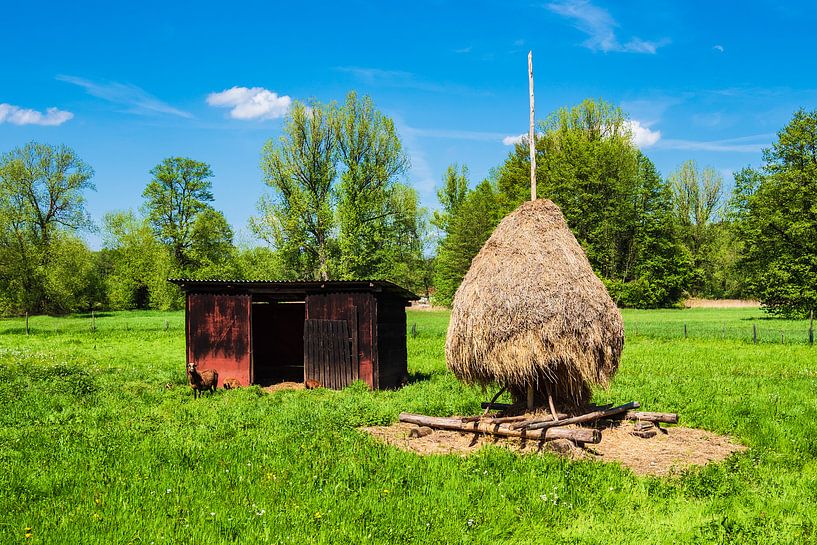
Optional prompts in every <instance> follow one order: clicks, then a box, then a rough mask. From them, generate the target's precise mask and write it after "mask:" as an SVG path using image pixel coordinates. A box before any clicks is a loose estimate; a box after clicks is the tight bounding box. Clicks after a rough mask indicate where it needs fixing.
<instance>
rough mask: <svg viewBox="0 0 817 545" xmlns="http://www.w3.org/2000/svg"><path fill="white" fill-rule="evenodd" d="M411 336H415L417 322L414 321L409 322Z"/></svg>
mask: <svg viewBox="0 0 817 545" xmlns="http://www.w3.org/2000/svg"><path fill="white" fill-rule="evenodd" d="M411 338H412V339H416V338H417V322H414V323H413V324H411Z"/></svg>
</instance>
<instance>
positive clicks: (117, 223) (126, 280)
mask: <svg viewBox="0 0 817 545" xmlns="http://www.w3.org/2000/svg"><path fill="white" fill-rule="evenodd" d="M103 237H104V245H105V249H104V250H103V252H104V258H105V262H106V269H107V271H106V272H107V274H106V277H105V284H106V291H107V294H108V300H109V303H110V306H111V308H115V309H133V308H138V309H147V308H153V309H169V308H179V307H180V306H181V304H182V302H183V296H182V294H181V292H180V291H179V290H178V288H177V287H176V286H174V285H172V284H169V283H168V282H167V279H168V278H172V277H176V276H179V274H180V271H179V269H178V267H177V265H176V264H175V262H174V257H173V255H172V253H171V249H170V248H168V247H167V246H165V245H163V244H162V243H161V242H159V241H158V240H156V238H155V236H154V234H153V231H152V229H151V227H150V225H148V222H147V220H144V219H140V218H137V217H136V216H135V215H134V214H133V212H130V211H129V212H109V213H108V214H105V218H104V220H103Z"/></svg>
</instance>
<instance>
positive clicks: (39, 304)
mask: <svg viewBox="0 0 817 545" xmlns="http://www.w3.org/2000/svg"><path fill="white" fill-rule="evenodd" d="M93 174H94V172H93V169H92V168H91V167H90V166H89V165H88V164H87V163H85V162H84V161H82V159H80V158H79V157H78V156H77V154H76V153H75V152H74V151H73V150H72V149H71V148H69V147H67V146H51V145H48V144H38V143H36V142H31V143H29V144H26V145H25V146H23V147H22V148H16V149H14V150H12V151H11V152H9V153H7V154H5V155H4V156H3V157H2V158H0V220H2V222H1V223H0V258H2V259H3V261H4V263H5V264H6V266H5V267H4V268H3V269H4V271H3V272H2V273H0V291H1V292H2V299H3V300H4V301H5V303H4V306H5V307H6V309H7V310H12V311H17V312H20V311H27V312H41V311H49V310H61V309H60V308H57V306H54V305H50V304H49V298H51V299H52V300H53V299H54V297H50V295H54V294H53V293H51V292H50V291H49V283H48V281H47V269H48V265H49V260H50V259H51V258H52V257H53V255H52V250H53V249H54V248H53V241H54V240H55V239H56V238H58V237H59V236H60V233H62V232H65V233H71V232H75V231H79V230H83V229H90V228H92V223H91V220H90V218H89V216H88V213H87V211H86V209H85V192H86V191H88V190H93V189H94V184H93V183H92V181H91V178H92V177H93Z"/></svg>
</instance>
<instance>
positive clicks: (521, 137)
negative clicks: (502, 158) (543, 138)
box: [502, 133, 528, 146]
mask: <svg viewBox="0 0 817 545" xmlns="http://www.w3.org/2000/svg"><path fill="white" fill-rule="evenodd" d="M527 139H528V133H523V134H517V135H516V136H506V137H504V138H503V139H502V144H503V145H505V146H515V145H517V144H521V143H522V142H526V141H527Z"/></svg>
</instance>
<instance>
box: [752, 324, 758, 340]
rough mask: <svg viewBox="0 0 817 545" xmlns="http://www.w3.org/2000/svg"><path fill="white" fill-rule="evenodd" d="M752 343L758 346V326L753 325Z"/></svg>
mask: <svg viewBox="0 0 817 545" xmlns="http://www.w3.org/2000/svg"><path fill="white" fill-rule="evenodd" d="M752 342H754V343H755V344H757V324H752Z"/></svg>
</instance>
